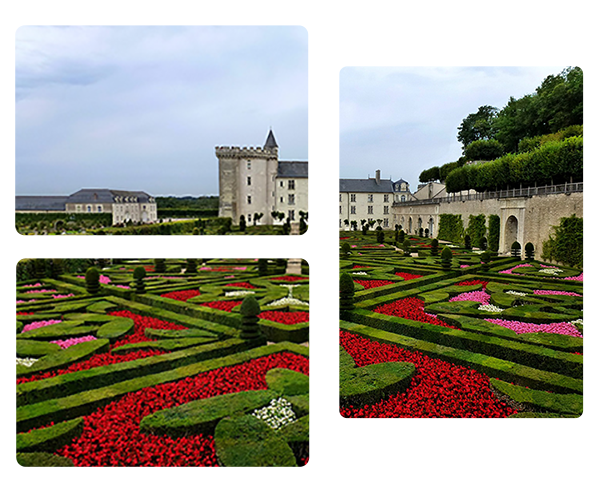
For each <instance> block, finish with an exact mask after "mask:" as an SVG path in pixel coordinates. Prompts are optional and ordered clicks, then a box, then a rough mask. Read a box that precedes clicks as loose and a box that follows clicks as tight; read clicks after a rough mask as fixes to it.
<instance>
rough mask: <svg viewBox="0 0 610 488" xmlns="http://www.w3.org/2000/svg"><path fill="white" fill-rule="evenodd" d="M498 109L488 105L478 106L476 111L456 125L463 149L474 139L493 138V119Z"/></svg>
mask: <svg viewBox="0 0 610 488" xmlns="http://www.w3.org/2000/svg"><path fill="white" fill-rule="evenodd" d="M497 114H498V109H497V108H495V107H491V106H490V105H483V106H482V107H479V109H478V110H477V112H476V113H472V114H469V115H468V116H467V117H466V118H465V119H464V120H462V123H461V124H460V126H459V127H458V135H457V139H458V141H460V142H461V143H462V150H465V149H466V148H467V147H468V146H469V145H470V144H471V143H473V142H474V141H480V140H488V139H493V138H494V136H495V134H496V128H495V126H494V120H495V118H496V116H497Z"/></svg>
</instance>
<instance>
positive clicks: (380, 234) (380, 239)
mask: <svg viewBox="0 0 610 488" xmlns="http://www.w3.org/2000/svg"><path fill="white" fill-rule="evenodd" d="M376 237H377V242H378V243H379V244H383V241H384V240H385V234H384V233H383V230H382V229H381V227H377V236H376Z"/></svg>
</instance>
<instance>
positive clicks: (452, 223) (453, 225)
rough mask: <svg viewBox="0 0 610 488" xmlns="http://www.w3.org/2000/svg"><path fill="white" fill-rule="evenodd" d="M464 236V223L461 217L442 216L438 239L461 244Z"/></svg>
mask: <svg viewBox="0 0 610 488" xmlns="http://www.w3.org/2000/svg"><path fill="white" fill-rule="evenodd" d="M463 235H464V223H463V222H462V216H461V215H453V214H441V215H440V217H439V224H438V238H439V239H442V240H445V241H451V242H461V241H462V236H463Z"/></svg>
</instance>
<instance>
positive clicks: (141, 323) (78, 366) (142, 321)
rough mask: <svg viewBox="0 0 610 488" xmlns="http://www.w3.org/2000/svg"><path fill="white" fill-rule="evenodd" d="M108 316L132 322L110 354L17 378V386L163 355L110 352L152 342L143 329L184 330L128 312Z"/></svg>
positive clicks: (155, 352) (114, 344)
mask: <svg viewBox="0 0 610 488" xmlns="http://www.w3.org/2000/svg"><path fill="white" fill-rule="evenodd" d="M108 315H112V316H115V317H128V318H130V319H132V320H133V321H134V331H133V332H132V333H131V334H129V335H128V336H126V337H124V338H122V339H121V340H118V341H116V342H113V343H112V344H111V345H110V352H106V353H99V354H94V355H93V356H91V357H90V358H89V359H86V360H84V361H80V362H78V363H75V364H72V365H70V366H68V367H66V368H63V369H59V370H55V371H47V372H45V373H39V374H35V375H32V376H28V377H27V378H18V379H17V384H20V383H27V382H28V381H37V380H41V379H44V378H52V377H53V376H58V375H62V374H66V373H73V372H75V371H83V370H86V369H91V368H97V367H98V366H106V365H108V364H116V363H124V362H126V361H133V360H134V359H140V358H145V357H148V356H156V355H158V354H165V352H162V351H136V352H131V353H128V354H119V355H115V354H112V350H113V349H115V348H116V347H118V346H122V345H124V344H135V343H138V342H147V341H153V340H154V339H150V338H149V337H146V336H145V335H144V330H145V329H148V328H150V329H166V330H184V329H186V327H184V326H182V325H177V324H174V323H172V322H166V321H164V320H159V319H155V318H153V317H145V316H143V315H137V314H134V313H132V312H128V311H126V310H123V311H118V312H110V313H109V314H108Z"/></svg>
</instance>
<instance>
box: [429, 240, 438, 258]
mask: <svg viewBox="0 0 610 488" xmlns="http://www.w3.org/2000/svg"><path fill="white" fill-rule="evenodd" d="M430 254H431V255H432V256H438V239H432V242H431V243H430Z"/></svg>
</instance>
